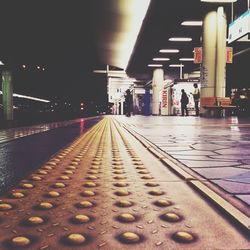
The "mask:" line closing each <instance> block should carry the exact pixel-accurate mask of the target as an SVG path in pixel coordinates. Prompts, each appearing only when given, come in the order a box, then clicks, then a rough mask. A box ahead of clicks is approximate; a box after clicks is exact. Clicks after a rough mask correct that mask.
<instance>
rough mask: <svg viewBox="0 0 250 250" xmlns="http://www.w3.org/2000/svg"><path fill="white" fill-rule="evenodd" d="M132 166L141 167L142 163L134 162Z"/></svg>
mask: <svg viewBox="0 0 250 250" xmlns="http://www.w3.org/2000/svg"><path fill="white" fill-rule="evenodd" d="M133 164H134V165H136V166H142V165H143V163H142V162H139V161H137V162H134V163H133Z"/></svg>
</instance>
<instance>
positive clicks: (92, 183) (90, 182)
mask: <svg viewBox="0 0 250 250" xmlns="http://www.w3.org/2000/svg"><path fill="white" fill-rule="evenodd" d="M83 186H84V187H96V186H97V184H96V183H94V182H92V181H89V182H86V183H85V184H83Z"/></svg>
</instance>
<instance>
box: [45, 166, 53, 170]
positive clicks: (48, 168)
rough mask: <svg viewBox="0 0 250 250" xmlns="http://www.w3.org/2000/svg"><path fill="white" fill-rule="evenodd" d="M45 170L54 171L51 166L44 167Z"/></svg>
mask: <svg viewBox="0 0 250 250" xmlns="http://www.w3.org/2000/svg"><path fill="white" fill-rule="evenodd" d="M43 169H45V170H52V169H53V167H51V166H44V167H43Z"/></svg>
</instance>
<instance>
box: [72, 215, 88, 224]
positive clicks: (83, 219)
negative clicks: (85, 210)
mask: <svg viewBox="0 0 250 250" xmlns="http://www.w3.org/2000/svg"><path fill="white" fill-rule="evenodd" d="M74 221H75V222H77V223H87V222H89V221H90V218H89V217H88V216H87V215H85V214H77V215H76V216H75V217H74Z"/></svg>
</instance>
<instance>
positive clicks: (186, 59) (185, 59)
mask: <svg viewBox="0 0 250 250" xmlns="http://www.w3.org/2000/svg"><path fill="white" fill-rule="evenodd" d="M179 61H186V62H189V61H194V58H180V59H179Z"/></svg>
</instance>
